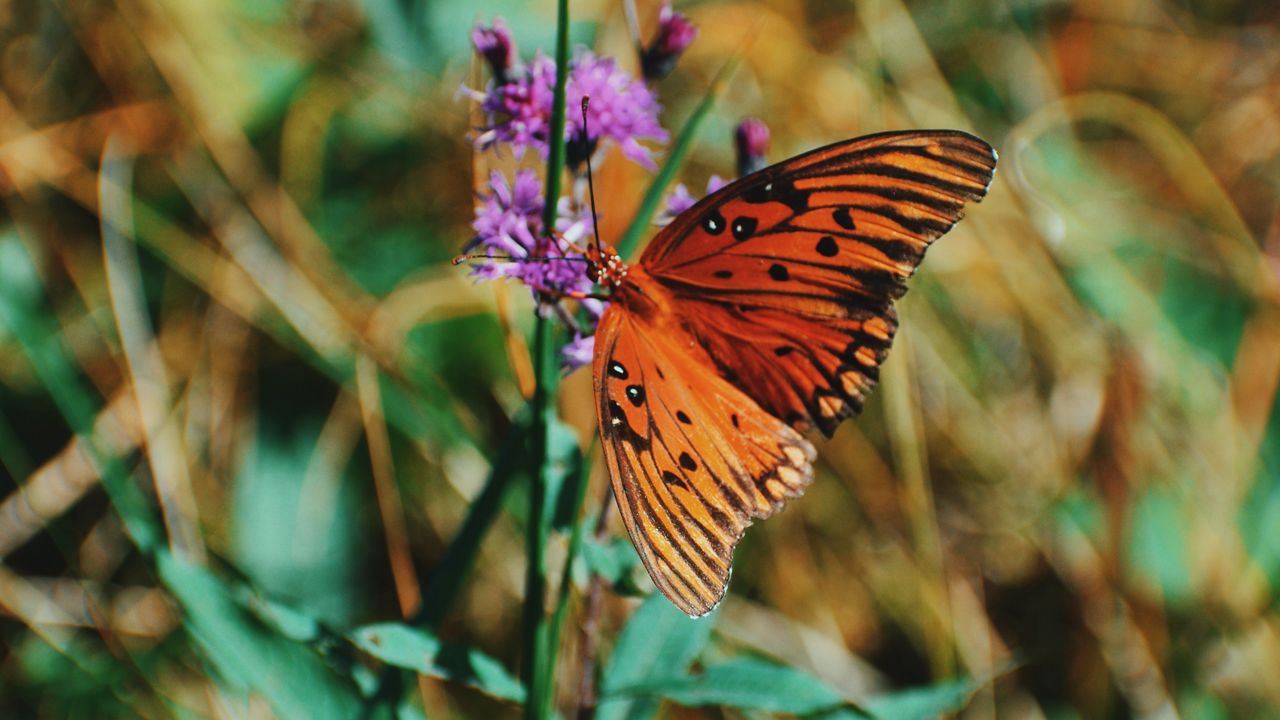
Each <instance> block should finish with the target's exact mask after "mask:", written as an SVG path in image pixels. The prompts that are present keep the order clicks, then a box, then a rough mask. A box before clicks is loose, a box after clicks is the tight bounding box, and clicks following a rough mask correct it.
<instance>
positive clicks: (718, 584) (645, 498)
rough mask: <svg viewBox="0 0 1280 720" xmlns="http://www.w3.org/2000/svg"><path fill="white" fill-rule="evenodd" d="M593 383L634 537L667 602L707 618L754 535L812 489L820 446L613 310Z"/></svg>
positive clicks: (681, 349)
mask: <svg viewBox="0 0 1280 720" xmlns="http://www.w3.org/2000/svg"><path fill="white" fill-rule="evenodd" d="M593 374H594V377H595V382H596V400H597V411H598V418H599V422H600V434H601V438H602V439H603V448H604V456H605V461H606V464H607V466H608V468H609V476H610V479H611V481H612V483H613V489H614V493H615V495H616V497H617V502H618V507H619V508H620V509H621V512H622V518H623V522H624V524H625V525H626V528H627V532H628V533H629V534H630V535H631V539H632V542H633V543H634V545H635V547H636V550H637V552H638V553H639V554H640V558H641V560H642V561H643V562H644V564H645V567H646V568H647V569H648V570H649V574H650V576H651V577H652V578H653V580H654V582H655V583H656V584H657V585H658V587H659V588H660V589H661V590H662V592H663V593H664V594H665V595H666V596H667V597H668V598H670V599H671V601H672V602H673V603H675V605H676V606H677V607H679V608H680V609H681V610H683V611H684V612H686V613H688V614H689V615H692V616H700V615H704V614H706V613H707V612H710V611H711V610H712V609H713V608H714V607H715V606H716V604H717V603H719V601H720V599H721V598H722V597H723V595H724V592H725V588H726V587H727V585H728V582H729V569H730V563H731V560H732V554H733V548H734V546H735V545H736V544H737V543H738V540H739V539H740V538H741V537H742V533H743V531H744V530H745V529H746V527H747V526H748V525H750V524H751V522H752V521H753V520H754V519H761V518H765V517H768V516H769V515H772V514H773V513H774V512H776V511H777V510H778V509H780V508H781V507H782V505H783V503H784V502H785V501H786V499H787V498H790V497H795V496H797V495H799V494H800V493H801V492H803V490H804V488H805V487H806V486H807V485H808V484H809V481H810V480H811V478H812V467H811V462H812V461H813V458H814V450H813V446H812V445H810V444H809V442H808V441H807V440H805V439H804V438H803V437H801V436H800V434H799V433H797V432H796V431H795V430H793V429H792V428H791V427H789V426H788V425H787V424H786V423H784V422H782V421H781V420H780V419H778V418H777V417H774V416H772V415H770V414H769V413H768V412H766V411H765V410H764V409H762V408H761V407H760V406H759V405H757V404H756V403H755V402H753V401H752V400H751V399H750V398H748V397H747V396H746V395H745V394H744V393H743V392H742V391H741V390H739V389H737V388H735V387H734V386H733V385H731V384H730V383H729V382H727V381H726V380H724V379H723V378H721V377H720V376H719V375H718V374H717V373H716V371H715V368H714V366H713V365H712V364H711V363H710V361H709V360H708V359H707V357H706V356H705V355H704V354H701V351H700V350H699V349H698V348H696V347H695V346H692V338H690V337H688V336H687V334H684V333H682V332H680V331H678V330H677V329H672V328H655V327H652V326H650V325H648V324H647V323H646V320H645V318H643V317H640V316H637V315H636V314H634V313H632V312H630V311H628V310H627V309H626V308H624V307H622V306H620V305H617V304H615V305H614V306H611V307H610V308H609V310H608V311H606V312H605V314H604V317H603V318H602V319H601V321H600V324H599V326H598V328H597V331H596V349H595V367H594V373H593Z"/></svg>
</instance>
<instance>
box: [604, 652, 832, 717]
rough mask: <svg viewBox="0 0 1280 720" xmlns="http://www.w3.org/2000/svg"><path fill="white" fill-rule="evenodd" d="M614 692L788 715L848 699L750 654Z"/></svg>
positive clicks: (816, 681) (805, 675) (797, 672)
mask: <svg viewBox="0 0 1280 720" xmlns="http://www.w3.org/2000/svg"><path fill="white" fill-rule="evenodd" d="M617 692H620V693H629V694H639V695H659V696H661V697H664V698H667V699H668V700H671V701H673V702H676V703H679V704H681V705H685V706H688V707H700V706H706V705H715V706H728V707H736V708H742V709H744V710H766V711H770V712H782V713H790V714H792V715H807V714H809V713H815V712H819V711H822V710H829V709H831V708H834V707H837V706H840V705H845V704H846V701H845V699H844V698H842V697H840V694H839V693H837V692H836V691H835V690H832V689H831V688H830V687H828V686H827V685H826V684H825V683H823V682H822V681H821V680H819V679H817V678H815V677H814V676H812V675H810V674H808V673H806V672H804V671H802V670H797V669H796V668H791V667H786V666H785V665H778V664H775V663H771V662H766V661H763V660H755V659H749V658H744V659H739V660H730V661H728V662H725V663H720V664H718V665H712V666H711V667H708V668H707V669H706V670H705V671H704V672H703V673H702V674H700V675H684V676H682V677H672V678H666V679H659V680H656V681H653V682H647V683H641V684H639V685H635V686H632V687H630V688H623V689H620V690H618V691H617Z"/></svg>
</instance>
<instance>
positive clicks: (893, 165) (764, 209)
mask: <svg viewBox="0 0 1280 720" xmlns="http://www.w3.org/2000/svg"><path fill="white" fill-rule="evenodd" d="M995 162H996V157H995V152H994V151H993V150H992V149H991V147H990V146H989V145H987V144H986V143H985V142H983V141H982V140H980V139H978V138H975V137H973V136H971V135H968V134H966V133H961V132H955V131H919V132H904V133H884V134H880V135H873V136H869V137H865V138H859V139H856V140H850V141H846V142H843V143H837V144H835V145H830V146H828V147H825V148H821V149H819V150H815V151H813V152H810V153H808V154H805V155H801V156H799V157H796V158H793V159H791V160H788V161H786V162H783V163H780V164H778V165H774V166H772V167H769V168H766V169H765V170H762V171H760V172H759V173H756V174H753V175H749V176H747V177H745V178H742V179H740V180H738V181H736V182H734V183H731V184H730V185H728V186H726V187H724V188H722V189H721V190H719V191H717V192H716V193H713V194H712V195H710V196H708V197H707V198H705V199H704V200H702V201H701V202H699V203H698V204H697V205H695V206H694V207H693V208H691V209H690V210H688V211H687V212H686V213H684V214H682V215H681V216H680V217H679V218H677V220H676V221H675V222H673V223H672V224H671V225H669V226H667V228H665V229H664V230H663V231H662V232H661V233H660V234H659V235H658V236H657V237H656V238H655V239H654V241H653V242H652V243H651V244H650V246H649V248H648V249H646V251H645V253H644V255H643V256H642V258H641V260H640V265H641V266H642V267H643V268H644V269H645V270H646V271H647V273H648V274H649V275H650V276H652V278H653V279H654V280H655V281H656V282H657V283H659V284H661V285H662V286H664V287H665V288H667V289H668V290H669V291H670V292H671V293H672V295H673V297H674V298H675V303H674V307H676V308H677V309H678V312H679V314H680V316H681V319H682V321H683V323H684V324H685V325H686V326H687V327H688V328H689V329H690V330H691V331H692V332H693V334H694V335H695V337H696V338H697V340H698V342H699V344H700V345H702V346H703V347H705V348H706V349H707V351H708V353H709V355H710V357H711V358H712V359H713V360H714V362H715V363H716V366H717V368H718V371H719V372H720V374H721V375H723V376H724V377H726V378H729V379H730V380H732V381H733V382H734V383H735V384H736V385H737V386H738V387H740V388H741V389H742V390H744V391H745V392H746V393H747V394H748V395H749V396H750V397H752V398H754V399H755V400H756V401H757V402H759V403H760V404H761V405H762V406H763V407H764V408H765V409H766V410H768V411H769V412H770V413H772V414H774V415H776V416H777V417H780V418H783V419H784V420H786V421H787V422H789V423H791V424H793V425H795V426H796V427H807V426H809V425H810V424H811V423H816V424H817V425H818V427H819V428H820V429H822V430H823V431H824V432H825V433H827V434H828V435H830V434H831V433H832V432H833V431H834V430H835V428H836V427H837V426H838V424H839V422H840V420H841V419H843V418H845V417H847V416H848V415H850V414H852V413H854V412H857V411H858V410H860V409H861V406H862V402H863V399H864V397H865V396H866V394H867V393H868V392H869V391H870V390H871V388H872V387H874V386H875V383H876V380H877V377H878V368H879V365H880V363H881V362H883V360H884V358H885V356H886V353H887V351H888V347H889V345H890V343H891V342H892V338H893V334H894V331H895V330H896V328H897V321H896V317H895V315H894V312H893V301H894V300H895V299H897V298H898V297H900V296H901V295H902V293H903V292H905V290H906V285H905V281H906V279H907V278H909V277H910V276H911V275H912V273H914V272H915V269H916V267H917V266H918V265H919V263H920V260H921V259H922V258H923V257H924V252H925V250H926V248H927V247H928V246H929V244H930V243H931V242H932V241H933V240H935V239H937V238H938V237H939V236H941V235H942V234H943V233H945V232H947V231H948V230H949V229H951V227H952V226H953V225H954V224H955V223H956V221H958V220H959V219H960V216H961V214H962V211H963V208H964V205H965V203H966V202H970V201H977V200H980V199H981V198H982V197H983V196H984V195H985V194H986V191H987V187H988V185H989V184H990V182H991V177H992V174H993V173H994V171H995Z"/></svg>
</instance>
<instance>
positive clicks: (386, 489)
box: [356, 355, 422, 618]
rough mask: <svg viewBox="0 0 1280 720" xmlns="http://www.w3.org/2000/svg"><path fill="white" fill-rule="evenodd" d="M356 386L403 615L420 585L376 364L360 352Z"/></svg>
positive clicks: (418, 597) (418, 598) (417, 599)
mask: <svg viewBox="0 0 1280 720" xmlns="http://www.w3.org/2000/svg"><path fill="white" fill-rule="evenodd" d="M356 387H357V389H358V395H359V402H360V417H361V418H362V419H363V421H364V433H365V437H366V438H367V439H368V441H369V459H370V460H371V461H372V466H373V483H374V491H375V493H376V495H377V498H378V510H379V512H380V513H381V517H382V529H383V533H384V536H385V540H386V544H387V557H388V559H389V560H390V561H391V574H392V577H393V578H394V579H395V584H396V599H397V600H398V601H399V603H400V614H401V616H402V617H406V618H407V617H409V616H410V615H411V614H413V612H414V611H415V610H417V609H418V606H419V605H421V604H422V588H421V585H420V583H419V582H418V575H417V571H415V570H414V568H413V555H412V551H411V550H410V547H409V535H408V531H407V530H406V529H405V519H404V504H403V502H402V501H401V499H400V488H399V486H398V485H397V483H396V475H395V464H394V462H393V461H392V458H391V441H390V438H389V437H388V436H387V425H386V420H385V419H384V418H383V416H382V389H381V383H380V381H379V379H378V367H377V365H376V364H375V363H374V362H373V360H371V359H370V358H369V357H368V356H366V355H360V356H359V357H358V358H357V359H356Z"/></svg>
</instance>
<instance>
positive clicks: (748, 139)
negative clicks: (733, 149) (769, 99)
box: [733, 118, 769, 177]
mask: <svg viewBox="0 0 1280 720" xmlns="http://www.w3.org/2000/svg"><path fill="white" fill-rule="evenodd" d="M733 139H734V145H735V146H737V149H738V177H743V176H745V175H750V174H751V173H753V172H757V171H759V170H763V169H764V167H765V165H767V164H768V160H766V157H765V156H767V155H768V154H769V126H768V125H765V124H764V121H763V120H759V119H757V118H743V120H742V122H740V123H738V128H737V130H735V131H734V133H733Z"/></svg>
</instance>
